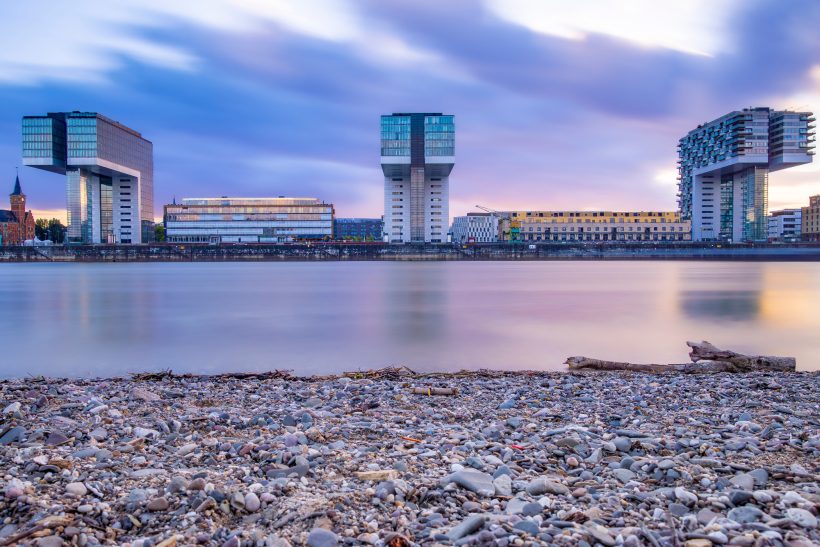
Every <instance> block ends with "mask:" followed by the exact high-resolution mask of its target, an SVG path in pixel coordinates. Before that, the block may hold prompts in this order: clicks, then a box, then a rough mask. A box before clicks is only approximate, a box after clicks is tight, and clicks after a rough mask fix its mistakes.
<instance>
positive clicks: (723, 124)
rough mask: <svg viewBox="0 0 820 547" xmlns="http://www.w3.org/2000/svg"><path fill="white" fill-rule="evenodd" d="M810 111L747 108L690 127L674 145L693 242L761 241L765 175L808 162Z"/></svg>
mask: <svg viewBox="0 0 820 547" xmlns="http://www.w3.org/2000/svg"><path fill="white" fill-rule="evenodd" d="M814 121H815V119H814V117H813V116H812V113H811V112H791V111H787V110H781V111H775V110H772V109H770V108H748V109H744V110H740V111H735V112H730V113H729V114H726V115H725V116H722V117H720V118H718V119H716V120H713V121H711V122H708V123H705V124H703V125H700V126H698V127H697V128H695V129H693V130H692V131H690V132H689V133H688V134H687V135H686V136H685V137H683V138H682V139H681V140H680V143H679V144H678V157H679V159H678V172H679V186H678V188H679V192H678V203H679V206H680V212H681V215H682V216H683V218H684V219H685V220H690V221H691V222H692V239H693V240H694V241H710V240H712V241H734V242H741V241H766V239H767V238H768V221H767V219H768V206H769V203H768V194H769V173H770V172H771V171H777V170H780V169H786V168H788V167H793V166H796V165H801V164H805V163H809V162H811V160H812V155H813V154H814V150H813V149H814Z"/></svg>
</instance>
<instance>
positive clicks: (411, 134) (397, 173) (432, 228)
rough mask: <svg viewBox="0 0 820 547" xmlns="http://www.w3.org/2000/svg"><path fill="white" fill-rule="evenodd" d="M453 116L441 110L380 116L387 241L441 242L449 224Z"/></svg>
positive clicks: (452, 163) (385, 235) (445, 236)
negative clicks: (437, 111) (442, 112)
mask: <svg viewBox="0 0 820 547" xmlns="http://www.w3.org/2000/svg"><path fill="white" fill-rule="evenodd" d="M453 120H454V118H453V116H450V115H444V114H441V113H414V114H404V113H394V114H392V115H389V116H382V117H381V166H382V172H383V173H384V240H385V241H388V242H390V243H443V242H446V241H447V228H448V225H449V222H450V221H449V218H450V210H449V199H450V198H449V195H450V172H451V171H452V169H453V165H454V164H455V124H454V121H453Z"/></svg>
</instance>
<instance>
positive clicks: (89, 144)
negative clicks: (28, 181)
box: [23, 112, 154, 243]
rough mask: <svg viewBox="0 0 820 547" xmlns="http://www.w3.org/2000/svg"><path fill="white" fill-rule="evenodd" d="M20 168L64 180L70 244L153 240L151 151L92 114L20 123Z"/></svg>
mask: <svg viewBox="0 0 820 547" xmlns="http://www.w3.org/2000/svg"><path fill="white" fill-rule="evenodd" d="M23 164H24V165H29V166H31V167H36V168H38V169H44V170H46V171H51V172H53V173H58V174H61V175H65V176H66V196H67V200H66V201H67V212H68V233H67V241H68V242H70V243H147V242H150V241H153V237H154V159H153V145H152V144H151V142H150V141H148V140H146V139H144V138H143V137H142V135H140V134H139V133H138V132H136V131H134V130H133V129H130V128H128V127H126V126H124V125H122V124H120V123H118V122H115V121H114V120H111V119H109V118H106V117H105V116H102V115H100V114H97V113H96V112H56V113H49V114H47V115H45V116H25V117H23Z"/></svg>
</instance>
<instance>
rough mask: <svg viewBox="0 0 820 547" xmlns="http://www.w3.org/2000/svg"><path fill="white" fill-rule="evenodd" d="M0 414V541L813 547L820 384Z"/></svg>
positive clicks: (141, 388)
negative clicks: (0, 416) (0, 477)
mask: <svg viewBox="0 0 820 547" xmlns="http://www.w3.org/2000/svg"><path fill="white" fill-rule="evenodd" d="M413 388H421V389H413ZM434 388H444V389H445V391H447V390H455V393H453V394H448V395H435V394H434V393H435V392H436V389H434ZM428 390H429V391H428ZM447 392H448V393H449V391H447ZM428 393H429V394H428ZM0 403H2V406H3V408H4V409H5V410H4V415H3V426H2V429H0V431H2V433H0V462H2V468H3V469H4V476H3V482H2V488H3V494H4V497H3V499H2V501H0V518H2V519H3V521H2V525H0V544H3V545H6V544H12V543H32V544H38V545H60V544H61V541H63V540H65V541H67V542H73V543H75V544H79V545H86V544H94V543H110V544H131V545H164V546H166V547H167V546H170V545H174V544H177V543H180V544H188V543H200V544H207V545H226V546H238V545H240V544H241V545H287V544H293V545H301V544H304V543H305V542H307V543H308V544H309V545H316V546H319V545H322V546H325V545H336V544H343V543H350V544H352V543H363V544H377V545H381V544H389V545H392V546H399V545H408V544H424V545H431V544H434V543H441V544H451V543H466V542H470V541H473V542H479V543H484V544H499V545H523V544H527V543H532V542H535V543H550V542H552V543H557V544H561V545H583V544H584V543H583V542H586V544H587V545H595V544H601V545H615V544H621V543H622V544H625V545H634V546H637V545H643V544H652V545H681V544H684V542H686V543H685V544H686V545H688V546H690V547H696V546H706V545H712V544H725V543H729V542H731V543H732V544H735V545H780V544H783V545H792V546H808V545H812V544H817V542H818V541H820V530H819V529H818V525H817V511H818V506H819V505H818V504H820V487H819V486H818V478H820V477H818V461H820V459H819V457H820V375H819V374H817V373H782V374H766V373H753V374H714V375H675V374H670V375H652V374H616V373H572V374H570V373H501V372H497V373H495V372H493V373H465V374H461V375H442V374H440V375H413V374H411V373H409V372H405V373H402V372H401V371H397V370H387V371H381V372H376V373H372V374H360V375H352V376H348V377H327V378H313V379H295V378H291V377H288V376H287V375H279V374H272V375H269V376H267V377H266V376H261V377H260V376H249V377H245V378H236V377H211V378H209V377H197V376H188V377H163V376H162V375H160V376H159V377H153V378H152V377H146V378H144V379H142V380H137V379H100V380H76V379H75V380H66V379H43V378H27V379H26V380H12V381H4V382H0Z"/></svg>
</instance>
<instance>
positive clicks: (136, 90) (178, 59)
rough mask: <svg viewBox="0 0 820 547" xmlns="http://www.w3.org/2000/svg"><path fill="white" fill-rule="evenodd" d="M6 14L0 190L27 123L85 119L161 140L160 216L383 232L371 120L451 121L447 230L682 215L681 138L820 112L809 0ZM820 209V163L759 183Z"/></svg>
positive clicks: (437, 1)
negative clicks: (246, 207)
mask: <svg viewBox="0 0 820 547" xmlns="http://www.w3.org/2000/svg"><path fill="white" fill-rule="evenodd" d="M0 15H1V16H0V192H1V191H2V185H3V184H5V185H6V186H7V187H8V190H9V192H11V189H12V185H13V182H14V176H15V168H16V167H18V166H20V118H21V117H22V116H23V115H27V114H42V113H45V112H49V111H52V112H53V111H70V110H83V111H97V112H100V113H102V114H104V115H106V116H108V117H110V118H113V119H115V120H117V121H120V122H122V123H124V124H125V125H128V126H130V127H132V128H134V129H136V130H138V131H140V132H141V133H142V134H143V136H144V137H145V138H147V139H149V140H151V141H152V142H153V143H154V161H155V174H154V179H155V180H154V185H155V190H154V198H155V204H156V207H155V210H156V211H157V212H158V214H161V211H162V208H161V206H162V205H163V204H165V203H170V202H171V200H172V199H173V198H174V197H176V198H183V197H211V196H222V195H230V196H252V197H266V196H279V195H286V196H308V197H318V198H321V199H323V200H325V201H327V202H331V203H333V204H334V205H335V208H336V214H337V216H340V217H348V216H360V217H378V216H380V215H381V214H382V213H383V210H382V209H383V177H382V174H381V169H380V167H379V116H380V115H381V114H388V113H391V112H412V111H423V112H428V111H429V112H444V113H447V114H454V115H455V117H456V118H455V120H456V166H455V168H454V170H453V173H452V175H451V178H450V213H451V215H459V214H464V213H467V212H470V211H476V209H475V205H476V204H480V205H483V206H486V207H490V208H493V209H501V210H510V209H542V210H543V209H553V210H554V209H581V210H584V209H593V210H595V209H598V210H600V209H607V210H673V209H675V208H676V207H677V202H676V196H675V194H676V184H677V181H676V176H677V173H676V161H677V156H676V154H677V151H676V147H677V142H678V139H679V138H680V137H682V136H683V135H684V134H685V133H686V132H687V131H689V130H690V129H693V128H694V127H696V126H697V125H698V124H699V123H703V122H706V121H708V120H711V119H714V118H716V117H718V116H720V115H722V114H725V113H726V112H729V111H731V110H736V109H741V108H744V107H749V106H771V107H775V108H789V109H800V110H811V111H814V112H820V31H818V29H819V28H820V2H817V1H816V0H794V1H790V2H788V3H787V4H786V5H784V3H783V2H782V1H781V0H755V1H741V0H687V1H686V2H678V1H672V0H670V1H661V0H628V1H627V0H623V1H615V0H573V1H572V2H566V1H562V0H447V1H441V0H407V1H404V0H402V1H399V0H298V1H296V0H293V1H286V0H172V1H168V0H73V1H72V2H57V1H54V0H27V1H26V2H3V5H2V7H0ZM20 178H21V181H22V183H23V189H24V191H25V192H26V193H27V195H28V201H29V205H30V207H31V208H33V209H34V211H35V215H37V216H48V217H51V216H57V217H58V218H64V217H65V188H64V178H63V177H60V176H59V175H54V174H51V173H48V172H43V171H38V170H36V169H33V168H30V167H20ZM3 181H6V182H5V183H4V182H3ZM817 193H820V162H815V163H814V164H812V165H808V166H801V167H797V168H793V169H789V170H785V171H780V172H776V173H772V174H771V176H770V187H769V202H770V209H778V208H783V207H794V206H801V205H805V204H807V202H808V196H809V195H812V194H817ZM2 206H3V205H2V203H0V207H2Z"/></svg>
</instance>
